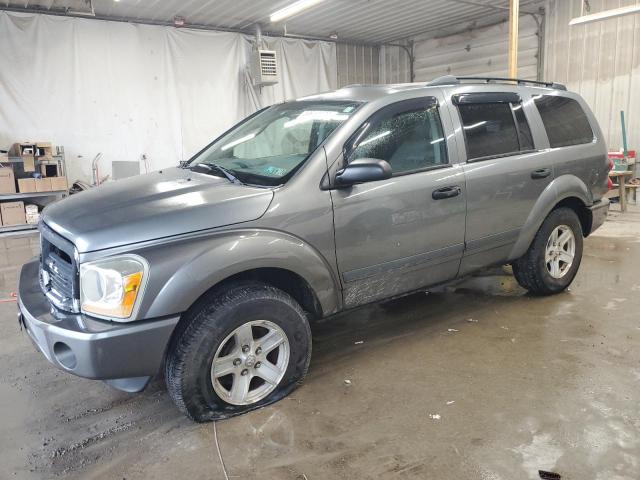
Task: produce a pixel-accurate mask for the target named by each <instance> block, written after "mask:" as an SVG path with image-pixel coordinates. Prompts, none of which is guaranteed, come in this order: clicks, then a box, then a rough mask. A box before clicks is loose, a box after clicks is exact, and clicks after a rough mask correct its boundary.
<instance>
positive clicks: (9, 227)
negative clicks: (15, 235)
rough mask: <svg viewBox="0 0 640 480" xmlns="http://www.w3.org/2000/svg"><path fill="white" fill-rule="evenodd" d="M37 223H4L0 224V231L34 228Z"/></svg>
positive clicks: (18, 230) (36, 226)
mask: <svg viewBox="0 0 640 480" xmlns="http://www.w3.org/2000/svg"><path fill="white" fill-rule="evenodd" d="M37 228H38V225H34V224H32V223H26V224H22V225H4V226H0V233H6V232H20V231H24V230H36V229H37Z"/></svg>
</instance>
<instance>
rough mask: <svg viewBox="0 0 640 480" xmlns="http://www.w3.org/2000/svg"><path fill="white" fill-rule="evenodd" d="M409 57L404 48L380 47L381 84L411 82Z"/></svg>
mask: <svg viewBox="0 0 640 480" xmlns="http://www.w3.org/2000/svg"><path fill="white" fill-rule="evenodd" d="M409 73H410V69H409V56H408V55H407V52H406V51H405V50H404V49H403V48H402V47H393V46H389V45H387V46H383V47H380V83H406V82H410V81H411V79H410V75H409Z"/></svg>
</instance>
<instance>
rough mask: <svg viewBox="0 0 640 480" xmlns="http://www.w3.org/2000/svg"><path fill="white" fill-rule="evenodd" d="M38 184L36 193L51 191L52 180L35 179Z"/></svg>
mask: <svg viewBox="0 0 640 480" xmlns="http://www.w3.org/2000/svg"><path fill="white" fill-rule="evenodd" d="M34 180H35V182H36V192H50V191H51V179H50V178H34Z"/></svg>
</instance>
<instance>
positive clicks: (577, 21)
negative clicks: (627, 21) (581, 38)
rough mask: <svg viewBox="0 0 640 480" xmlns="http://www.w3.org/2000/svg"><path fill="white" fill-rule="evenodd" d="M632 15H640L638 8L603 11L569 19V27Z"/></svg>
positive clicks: (639, 7)
mask: <svg viewBox="0 0 640 480" xmlns="http://www.w3.org/2000/svg"><path fill="white" fill-rule="evenodd" d="M632 13H640V6H631V7H622V8H614V9H613V10H605V11H604V12H599V13H592V14H590V15H584V16H582V17H576V18H573V19H571V21H570V22H569V26H573V25H582V24H584V23H591V22H599V21H601V20H607V19H609V18H615V17H621V16H623V15H630V14H632Z"/></svg>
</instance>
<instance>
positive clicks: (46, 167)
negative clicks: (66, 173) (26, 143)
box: [39, 158, 63, 177]
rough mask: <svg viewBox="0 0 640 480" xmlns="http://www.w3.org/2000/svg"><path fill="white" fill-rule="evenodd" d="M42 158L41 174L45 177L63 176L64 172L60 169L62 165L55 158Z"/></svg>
mask: <svg viewBox="0 0 640 480" xmlns="http://www.w3.org/2000/svg"><path fill="white" fill-rule="evenodd" d="M39 160H40V174H41V175H42V176H43V177H61V176H63V175H62V172H61V171H60V165H59V164H58V162H56V161H54V160H45V159H44V158H41V159H39Z"/></svg>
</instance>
